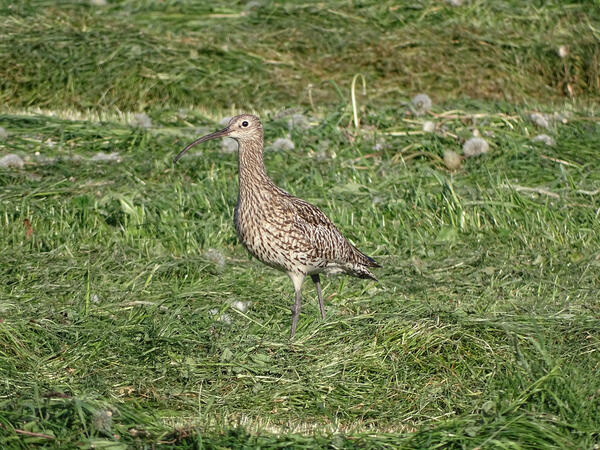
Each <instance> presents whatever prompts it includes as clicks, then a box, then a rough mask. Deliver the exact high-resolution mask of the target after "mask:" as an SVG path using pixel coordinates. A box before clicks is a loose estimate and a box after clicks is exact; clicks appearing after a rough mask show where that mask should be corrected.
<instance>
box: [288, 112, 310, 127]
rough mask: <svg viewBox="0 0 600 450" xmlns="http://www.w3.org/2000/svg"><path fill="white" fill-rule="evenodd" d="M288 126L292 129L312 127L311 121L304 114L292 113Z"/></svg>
mask: <svg viewBox="0 0 600 450" xmlns="http://www.w3.org/2000/svg"><path fill="white" fill-rule="evenodd" d="M288 128H289V129H290V130H294V129H298V130H306V129H307V128H310V122H309V120H308V119H307V118H306V116H304V115H303V114H292V117H290V118H289V119H288Z"/></svg>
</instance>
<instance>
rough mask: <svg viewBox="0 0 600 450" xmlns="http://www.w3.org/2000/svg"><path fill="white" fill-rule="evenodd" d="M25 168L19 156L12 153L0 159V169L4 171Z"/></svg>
mask: <svg viewBox="0 0 600 450" xmlns="http://www.w3.org/2000/svg"><path fill="white" fill-rule="evenodd" d="M24 166H25V161H23V158H21V157H20V156H19V155H15V154H14V153H9V154H8V155H4V156H3V157H2V158H0V167H4V168H6V169H8V168H11V169H22V168H23V167H24Z"/></svg>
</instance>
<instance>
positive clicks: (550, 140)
mask: <svg viewBox="0 0 600 450" xmlns="http://www.w3.org/2000/svg"><path fill="white" fill-rule="evenodd" d="M532 141H533V142H542V143H543V144H546V145H548V146H550V147H552V146H553V145H554V144H556V142H555V141H554V139H553V138H552V137H550V136H548V135H547V134H538V135H537V136H536V137H534V138H533V139H532Z"/></svg>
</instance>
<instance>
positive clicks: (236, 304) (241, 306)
mask: <svg viewBox="0 0 600 450" xmlns="http://www.w3.org/2000/svg"><path fill="white" fill-rule="evenodd" d="M231 307H232V308H233V309H237V310H238V311H240V312H243V313H245V312H246V311H248V308H250V302H242V301H240V300H236V301H233V302H231Z"/></svg>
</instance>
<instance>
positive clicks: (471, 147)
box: [463, 137, 490, 158]
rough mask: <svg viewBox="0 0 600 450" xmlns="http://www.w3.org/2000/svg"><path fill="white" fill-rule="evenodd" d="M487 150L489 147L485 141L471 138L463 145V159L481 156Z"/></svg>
mask: <svg viewBox="0 0 600 450" xmlns="http://www.w3.org/2000/svg"><path fill="white" fill-rule="evenodd" d="M489 150H490V146H489V144H488V143H487V141H486V140H485V139H483V138H480V137H472V138H470V139H468V140H467V141H466V142H465V143H464V145H463V154H464V155H465V158H472V157H474V156H479V155H483V154H485V153H487V152H488V151H489Z"/></svg>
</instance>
